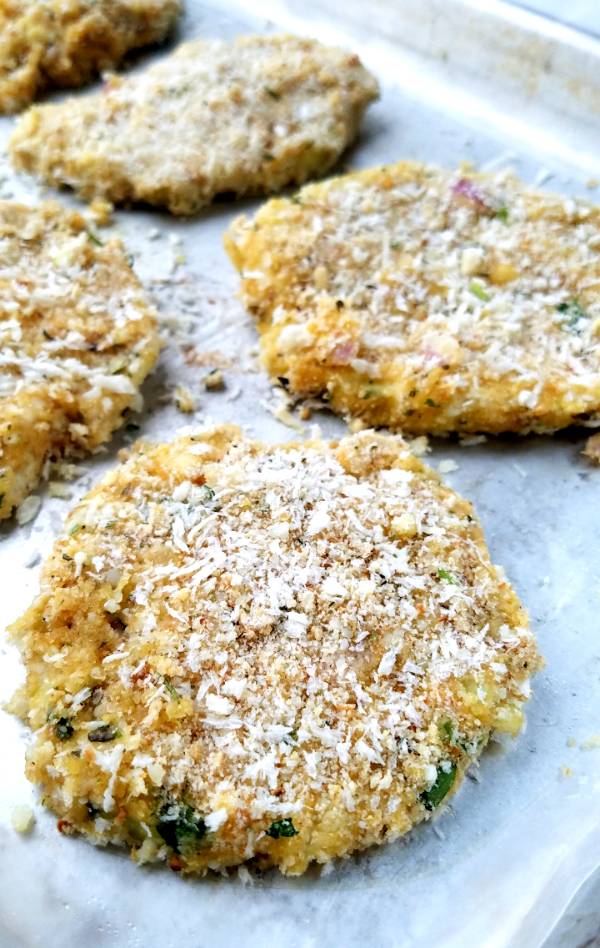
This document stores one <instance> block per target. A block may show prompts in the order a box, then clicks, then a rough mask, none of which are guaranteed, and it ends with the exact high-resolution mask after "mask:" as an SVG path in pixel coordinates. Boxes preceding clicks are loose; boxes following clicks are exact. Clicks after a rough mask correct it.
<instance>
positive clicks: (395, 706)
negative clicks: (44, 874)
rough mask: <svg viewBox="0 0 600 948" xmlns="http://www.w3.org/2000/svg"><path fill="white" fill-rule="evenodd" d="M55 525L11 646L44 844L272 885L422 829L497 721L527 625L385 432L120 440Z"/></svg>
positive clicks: (513, 692) (438, 496)
mask: <svg viewBox="0 0 600 948" xmlns="http://www.w3.org/2000/svg"><path fill="white" fill-rule="evenodd" d="M67 527H68V529H67V534H66V535H65V536H64V537H63V538H62V539H59V540H58V542H57V544H56V546H55V549H54V552H53V554H52V555H51V557H50V559H49V561H48V562H47V564H46V567H45V569H44V573H43V578H42V588H41V593H40V594H39V597H38V598H37V599H36V600H35V602H34V603H33V605H32V606H31V607H30V609H29V611H28V612H26V613H25V615H24V616H23V617H22V618H21V619H20V620H19V621H18V622H17V623H16V625H15V626H14V627H13V635H14V636H15V637H16V639H17V640H18V641H19V643H20V647H21V649H22V653H23V656H24V660H25V664H26V667H27V679H26V684H25V686H24V688H23V690H22V691H21V692H20V694H19V695H17V697H16V698H15V702H14V707H15V710H17V712H18V713H20V714H22V715H23V717H24V718H25V719H26V720H27V721H28V722H29V724H30V726H31V728H32V730H33V731H34V734H35V742H34V744H33V746H32V747H31V749H30V751H29V754H28V764H27V772H28V775H29V778H30V779H31V780H32V781H34V782H35V783H36V784H38V785H39V786H40V787H41V792H42V796H43V800H44V801H45V803H46V804H47V805H48V806H49V807H50V808H51V809H52V810H53V811H54V812H55V813H56V814H58V815H59V816H60V818H61V822H60V823H59V827H60V828H61V829H63V830H66V831H72V830H78V831H81V832H83V833H85V834H87V835H88V836H90V837H91V838H92V839H93V840H94V841H96V842H101V843H106V842H113V843H119V844H125V845H127V846H129V847H130V848H131V850H132V853H133V855H134V858H136V859H138V860H140V861H147V860H152V859H168V860H169V861H170V864H171V865H172V867H173V868H177V869H183V870H184V871H186V872H200V873H203V872H205V871H206V870H207V869H209V868H212V869H218V868H221V867H224V866H230V865H236V864H239V863H242V862H244V861H246V860H249V859H252V858H254V857H257V859H258V862H259V864H260V865H263V866H269V865H274V866H278V867H279V868H280V869H281V871H282V872H284V873H288V874H291V875H295V874H299V873H301V872H303V871H304V870H305V869H306V868H307V866H308V865H309V863H310V862H312V861H315V860H316V861H317V862H321V863H325V862H327V861H328V860H330V859H331V858H333V857H335V856H343V855H347V854H349V853H351V852H353V851H355V850H360V849H364V848H365V847H367V846H370V845H372V844H374V843H381V842H383V841H385V840H392V839H395V838H396V837H398V836H399V835H401V834H403V833H405V832H406V831H407V830H409V829H410V827H411V826H413V825H414V824H416V823H418V822H420V821H421V820H424V819H427V818H428V817H429V816H430V815H431V814H432V812H433V811H434V810H435V809H436V808H437V807H438V805H439V804H441V803H442V801H443V800H445V799H446V798H447V797H449V796H450V795H451V794H452V793H453V792H454V790H455V789H456V788H457V787H458V785H459V784H460V782H461V779H462V777H463V775H464V773H465V770H466V769H467V768H468V766H469V764H470V763H471V762H472V761H473V760H474V759H475V758H476V757H477V756H478V755H479V753H480V752H481V750H482V749H483V747H484V746H485V744H486V743H487V741H488V739H489V737H490V733H491V732H493V731H495V730H497V731H501V732H507V733H509V734H513V735H514V734H516V733H517V732H518V731H519V730H520V728H521V725H522V722H523V704H524V702H525V701H526V698H527V695H528V692H529V678H530V675H531V674H532V673H533V672H534V671H535V670H536V669H537V668H538V666H539V657H538V654H537V652H536V647H535V643H534V641H533V638H532V636H531V634H530V632H529V630H528V628H527V618H526V615H525V613H524V612H523V610H522V608H521V606H520V605H519V602H518V600H517V598H516V596H515V594H514V592H513V591H512V589H511V587H510V586H509V585H508V583H507V581H506V580H505V579H504V578H503V575H502V573H500V572H498V571H497V570H496V568H495V567H494V566H493V565H492V564H491V562H490V559H489V555H488V552H487V549H486V546H485V542H484V539H483V536H482V533H481V529H480V527H479V525H478V524H477V522H476V521H475V519H474V516H473V509H472V507H471V506H470V504H468V503H467V502H466V501H464V500H462V499H461V498H460V497H458V496H457V495H456V494H455V493H454V492H453V491H452V490H450V489H449V488H448V487H446V486H444V484H442V483H441V482H440V480H439V477H438V476H437V475H436V474H435V473H434V472H433V471H431V470H429V469H427V468H426V467H424V466H423V465H422V464H421V462H420V461H418V460H417V459H416V458H415V457H414V456H413V455H412V454H411V453H410V451H409V450H408V448H407V446H406V443H405V442H404V441H403V440H402V439H401V438H400V437H393V436H386V435H378V434H376V433H374V432H372V431H366V432H363V433H361V434H359V435H355V436H350V437H346V438H344V439H343V440H341V441H340V442H337V443H335V442H334V443H326V442H322V441H318V440H315V441H309V442H305V443H303V444H299V443H289V444H283V445H271V446H266V445H262V444H259V443H256V442H252V441H248V440H245V439H244V437H243V436H242V434H241V432H240V431H239V429H237V428H234V427H223V428H217V429H213V430H212V431H208V432H206V431H205V432H201V433H199V434H197V435H195V436H190V437H185V438H180V439H179V440H176V441H174V442H173V443H172V444H163V445H158V446H156V445H141V446H138V448H137V450H136V453H134V454H133V456H132V457H131V458H130V459H129V460H127V461H126V463H124V464H123V465H122V466H121V467H120V468H118V469H116V470H114V471H112V472H111V473H110V474H109V475H108V476H107V477H106V478H105V479H104V481H103V482H102V483H100V484H99V485H98V486H97V487H96V488H95V489H94V490H92V491H91V493H90V494H88V496H87V497H86V498H84V500H83V501H82V502H81V503H80V504H79V506H77V507H76V508H75V509H74V511H73V512H72V514H71V515H70V519H69V521H68V525H67Z"/></svg>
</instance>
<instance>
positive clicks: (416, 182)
mask: <svg viewBox="0 0 600 948" xmlns="http://www.w3.org/2000/svg"><path fill="white" fill-rule="evenodd" d="M226 243H227V249H228V251H229V254H230V256H231V258H232V260H233V262H234V264H235V265H236V267H237V268H238V270H239V271H240V273H241V275H242V290H241V295H242V299H243V300H244V301H245V303H246V305H247V306H248V308H249V309H250V310H251V312H252V313H254V314H255V315H256V317H257V321H258V329H259V332H260V335H261V337H262V338H261V343H262V355H263V359H264V362H265V365H266V367H267V369H268V370H269V372H270V373H271V374H272V375H273V376H275V377H279V378H281V379H282V380H283V382H284V384H285V385H287V386H288V387H289V389H290V391H291V392H293V393H296V394H297V395H299V396H320V397H323V398H324V399H325V400H326V401H327V402H328V404H329V405H330V406H331V408H332V409H333V410H334V411H336V412H339V413H341V414H345V415H351V416H356V417H360V418H363V419H364V420H365V421H366V422H367V423H368V424H371V425H386V426H390V427H393V428H397V429H402V430H403V431H406V432H413V433H417V434H423V433H434V434H441V433H445V432H451V431H462V432H490V433H498V432H503V431H514V432H528V431H537V432H548V431H553V430H556V429H559V428H563V427H565V426H567V425H570V424H571V423H583V424H591V425H597V424H600V345H599V343H600V212H599V210H598V208H596V207H592V206H590V205H589V204H586V203H584V202H582V201H573V200H566V199H565V198H563V197H559V196H555V195H552V194H543V193H541V192H537V191H534V190H532V189H530V188H528V187H526V186H524V185H523V184H521V183H520V182H519V181H518V180H516V179H515V178H514V177H511V176H508V175H506V174H496V175H484V174H475V173H472V172H466V171H458V172H448V171H442V170H440V169H437V168H434V167H430V166H425V165H421V164H416V163H412V162H401V163H400V164H397V165H391V166H389V167H383V168H377V169H374V170H368V171H363V172H359V173H356V174H351V175H346V176H344V177H339V178H334V179H332V180H330V181H327V182H325V183H323V184H317V185H312V186H309V187H306V188H304V189H303V190H302V191H301V192H300V193H299V194H298V195H297V196H296V197H295V198H292V199H291V200H283V199H280V200H273V201H270V202H269V203H268V204H266V205H265V206H264V207H263V208H261V210H260V211H259V212H258V214H257V215H256V216H255V217H254V218H253V219H252V220H246V219H244V218H242V219H240V220H238V221H237V222H236V223H235V224H234V226H233V228H232V230H231V231H230V233H229V236H228V238H227V242H226Z"/></svg>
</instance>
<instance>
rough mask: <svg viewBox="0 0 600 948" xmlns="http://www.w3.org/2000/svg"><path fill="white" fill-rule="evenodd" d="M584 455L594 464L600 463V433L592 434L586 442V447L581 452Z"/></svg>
mask: <svg viewBox="0 0 600 948" xmlns="http://www.w3.org/2000/svg"><path fill="white" fill-rule="evenodd" d="M581 453H582V454H583V456H584V457H586V458H587V459H588V461H591V462H592V464H600V434H595V435H592V436H591V438H588V439H587V441H586V442H585V447H584V449H583V451H582V452H581Z"/></svg>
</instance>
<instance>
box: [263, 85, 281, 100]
mask: <svg viewBox="0 0 600 948" xmlns="http://www.w3.org/2000/svg"><path fill="white" fill-rule="evenodd" d="M265 92H266V93H267V95H270V96H271V98H272V99H280V98H281V94H280V93H279V92H276V91H275V89H269V87H268V86H265Z"/></svg>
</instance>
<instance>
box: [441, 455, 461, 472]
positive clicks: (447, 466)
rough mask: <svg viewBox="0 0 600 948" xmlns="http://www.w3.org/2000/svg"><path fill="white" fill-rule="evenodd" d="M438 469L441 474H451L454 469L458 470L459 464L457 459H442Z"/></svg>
mask: <svg viewBox="0 0 600 948" xmlns="http://www.w3.org/2000/svg"><path fill="white" fill-rule="evenodd" d="M438 471H439V472H440V474H451V473H452V471H458V464H457V463H456V461H452V460H450V458H446V459H445V460H444V461H440V463H439V464H438Z"/></svg>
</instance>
